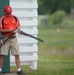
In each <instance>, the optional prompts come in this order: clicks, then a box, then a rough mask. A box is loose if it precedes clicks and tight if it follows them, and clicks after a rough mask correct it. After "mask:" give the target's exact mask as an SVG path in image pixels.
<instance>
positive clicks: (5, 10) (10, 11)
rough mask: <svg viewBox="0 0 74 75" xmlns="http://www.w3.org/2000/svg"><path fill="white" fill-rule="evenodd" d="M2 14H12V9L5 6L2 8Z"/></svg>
mask: <svg viewBox="0 0 74 75" xmlns="http://www.w3.org/2000/svg"><path fill="white" fill-rule="evenodd" d="M4 12H5V13H7V14H9V13H12V8H11V6H5V7H4Z"/></svg>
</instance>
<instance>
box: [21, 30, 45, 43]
mask: <svg viewBox="0 0 74 75" xmlns="http://www.w3.org/2000/svg"><path fill="white" fill-rule="evenodd" d="M20 34H23V35H25V36H29V37H31V38H34V39H36V40H38V41H40V42H44V40H42V39H40V38H37V37H35V36H33V35H31V34H28V33H26V32H24V31H21V30H20Z"/></svg>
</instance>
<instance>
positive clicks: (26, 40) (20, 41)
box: [17, 37, 38, 44]
mask: <svg viewBox="0 0 74 75" xmlns="http://www.w3.org/2000/svg"><path fill="white" fill-rule="evenodd" d="M17 39H18V43H19V44H20V43H22V44H24V43H38V41H37V40H35V39H33V38H23V37H22V38H17Z"/></svg>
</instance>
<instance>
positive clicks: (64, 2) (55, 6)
mask: <svg viewBox="0 0 74 75" xmlns="http://www.w3.org/2000/svg"><path fill="white" fill-rule="evenodd" d="M73 5H74V0H38V12H39V14H49V13H53V12H55V11H57V10H64V11H65V12H67V13H70V11H71V6H73Z"/></svg>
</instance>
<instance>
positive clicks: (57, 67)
mask: <svg viewBox="0 0 74 75" xmlns="http://www.w3.org/2000/svg"><path fill="white" fill-rule="evenodd" d="M73 32H74V28H61V29H60V31H59V32H58V31H57V30H56V29H55V28H47V29H46V28H39V35H38V37H39V38H42V39H43V40H44V41H45V42H44V43H41V42H39V43H38V47H39V49H38V50H39V51H38V58H39V59H38V69H37V70H31V69H30V68H29V65H24V66H21V67H22V69H23V71H24V72H25V73H26V75H74V50H73V49H74V33H73ZM12 69H16V67H11V70H12Z"/></svg>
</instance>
